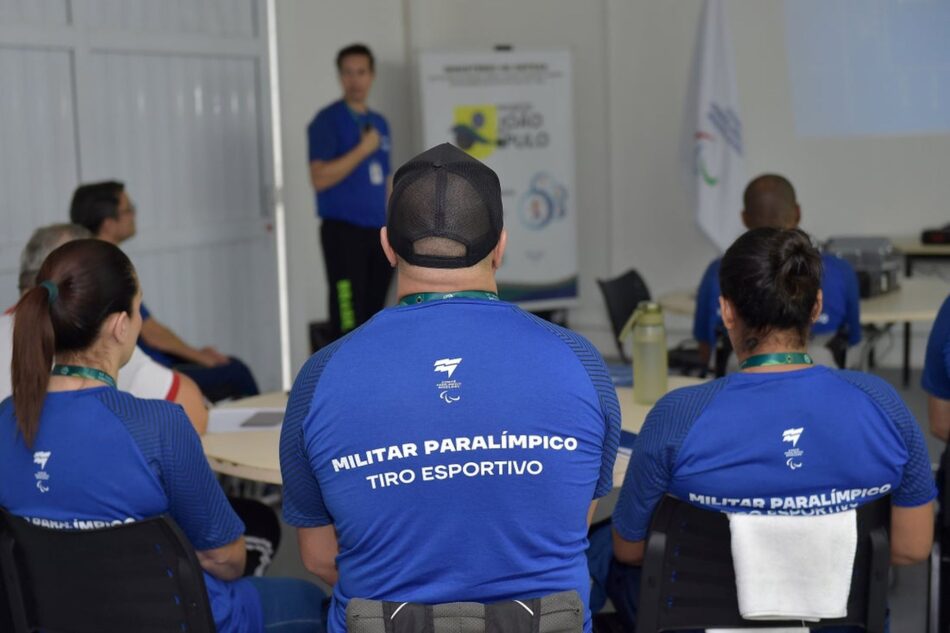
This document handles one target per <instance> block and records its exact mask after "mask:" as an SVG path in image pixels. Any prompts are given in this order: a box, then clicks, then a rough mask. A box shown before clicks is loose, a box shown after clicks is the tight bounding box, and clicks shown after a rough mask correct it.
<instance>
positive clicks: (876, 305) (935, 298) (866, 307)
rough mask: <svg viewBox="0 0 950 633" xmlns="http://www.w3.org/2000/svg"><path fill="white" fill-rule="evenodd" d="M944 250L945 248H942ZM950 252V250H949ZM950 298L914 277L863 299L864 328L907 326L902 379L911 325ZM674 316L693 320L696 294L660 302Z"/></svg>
mask: <svg viewBox="0 0 950 633" xmlns="http://www.w3.org/2000/svg"><path fill="white" fill-rule="evenodd" d="M941 248H942V247H941ZM947 248H950V247H947ZM947 294H950V283H947V282H946V281H943V280H941V279H937V278H934V277H910V278H905V279H903V280H901V282H900V287H899V289H897V290H895V291H893V292H888V293H886V294H883V295H878V296H876V297H871V298H869V299H861V325H864V326H872V325H873V326H885V329H886V328H887V327H890V326H891V325H892V324H894V323H903V324H904V365H903V372H902V379H903V382H904V385H905V386H906V385H907V384H908V383H909V381H910V326H911V323H930V322H932V321H933V320H934V319H936V318H937V311H938V310H940V306H941V304H942V303H943V301H944V299H946V298H947ZM657 301H658V302H659V304H660V305H661V306H662V307H663V309H664V310H666V311H667V312H670V313H671V314H680V315H684V316H692V315H693V314H694V313H695V312H696V293H695V292H688V291H678V292H671V293H669V294H665V295H663V296H661V297H659V298H658V299H657ZM868 338H869V340H868V341H867V342H866V344H873V343H874V342H876V340H877V338H879V336H875V335H873V334H872V335H871V336H869V337H868Z"/></svg>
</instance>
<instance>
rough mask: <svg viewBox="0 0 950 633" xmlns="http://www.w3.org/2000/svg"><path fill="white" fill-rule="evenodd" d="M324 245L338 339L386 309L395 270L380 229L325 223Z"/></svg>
mask: <svg viewBox="0 0 950 633" xmlns="http://www.w3.org/2000/svg"><path fill="white" fill-rule="evenodd" d="M320 244H321V245H322V246H323V261H324V263H325V265H326V271H327V284H328V286H329V291H330V324H331V326H332V329H333V336H334V338H336V337H339V336H341V335H343V334H346V333H347V332H349V331H350V330H352V329H354V328H356V327H358V326H360V325H362V324H363V323H365V322H366V321H368V320H369V318H370V317H371V316H373V315H374V314H376V313H377V312H379V311H380V310H382V309H383V304H384V303H385V302H386V293H387V292H388V291H389V282H390V281H391V280H392V276H393V269H392V267H391V266H390V265H389V261H388V260H387V259H386V255H385V254H384V253H383V248H382V246H380V244H379V229H372V228H364V227H360V226H355V225H353V224H347V223H346V222H340V221H339V220H323V222H322V223H321V224H320Z"/></svg>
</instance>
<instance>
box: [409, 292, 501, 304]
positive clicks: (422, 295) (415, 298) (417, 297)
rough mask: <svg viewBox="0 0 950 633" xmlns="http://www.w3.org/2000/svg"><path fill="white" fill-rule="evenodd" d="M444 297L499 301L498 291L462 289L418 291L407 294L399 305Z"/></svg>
mask: <svg viewBox="0 0 950 633" xmlns="http://www.w3.org/2000/svg"><path fill="white" fill-rule="evenodd" d="M443 299H484V300H486V301H499V299H498V294H497V293H494V292H488V291H487V290H460V291H458V292H417V293H416V294H412V295H406V296H405V297H403V298H402V299H400V300H399V305H401V306H414V305H418V304H420V303H428V302H430V301H441V300H443Z"/></svg>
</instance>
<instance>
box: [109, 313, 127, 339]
mask: <svg viewBox="0 0 950 633" xmlns="http://www.w3.org/2000/svg"><path fill="white" fill-rule="evenodd" d="M106 323H107V326H108V328H109V333H110V334H111V335H112V338H114V339H115V340H116V342H118V343H120V344H122V343H125V342H126V339H128V337H129V331H130V330H131V328H132V321H131V319H130V318H129V313H128V312H121V311H120V312H113V313H112V314H110V315H109V319H108V321H106Z"/></svg>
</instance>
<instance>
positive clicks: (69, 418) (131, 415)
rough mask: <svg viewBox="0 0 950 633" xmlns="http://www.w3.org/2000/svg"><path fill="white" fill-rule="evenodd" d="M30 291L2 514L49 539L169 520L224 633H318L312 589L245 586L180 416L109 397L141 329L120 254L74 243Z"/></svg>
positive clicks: (52, 258) (235, 541)
mask: <svg viewBox="0 0 950 633" xmlns="http://www.w3.org/2000/svg"><path fill="white" fill-rule="evenodd" d="M36 281H37V285H36V287H35V288H33V289H31V290H29V291H28V292H26V293H25V294H24V295H23V296H22V297H21V299H20V302H19V303H18V304H17V306H16V320H15V322H14V330H13V362H12V367H11V374H12V382H13V396H12V397H11V398H8V399H7V400H5V401H3V402H2V403H0V437H3V438H6V439H4V440H3V441H2V442H0V506H2V507H4V508H6V509H7V510H8V511H10V512H11V513H13V514H15V515H18V516H22V517H25V518H27V519H28V520H30V521H32V522H34V523H36V524H39V525H43V526H47V527H51V528H56V529H90V528H96V527H102V526H107V525H116V524H121V523H126V522H131V521H136V520H140V519H144V518H147V517H151V516H155V515H158V514H162V513H168V514H170V515H171V516H172V517H173V518H174V519H175V521H176V522H177V523H178V524H179V526H181V528H182V530H183V531H184V533H185V534H186V535H187V536H188V538H189V540H190V541H191V543H192V545H193V546H194V547H195V550H196V551H197V554H198V560H199V561H200V563H201V566H202V567H203V569H204V571H205V583H206V585H207V588H208V594H209V598H210V602H211V607H212V611H213V615H214V619H215V623H216V624H217V628H218V631H219V632H221V633H231V632H244V631H247V632H258V631H263V630H264V628H265V626H268V625H273V624H278V623H279V624H288V626H286V627H282V628H281V631H287V632H296V631H300V632H303V631H322V630H323V616H322V612H321V602H322V600H323V597H324V596H323V593H322V592H321V591H320V590H319V589H317V588H316V587H315V586H314V585H312V584H310V583H307V582H304V581H300V580H291V579H278V578H240V576H241V573H242V572H243V570H244V563H245V555H246V552H245V545H244V537H243V532H244V525H243V524H242V523H241V521H240V519H239V518H238V517H237V515H236V514H235V513H234V511H233V510H232V509H231V506H230V505H229V504H228V501H227V499H226V498H225V496H224V493H223V491H222V490H221V488H220V487H219V486H218V484H217V481H216V480H215V478H214V475H213V474H212V472H211V470H210V468H209V467H208V463H207V460H206V459H205V457H204V454H203V452H202V449H201V443H200V441H199V439H198V435H197V433H196V432H195V430H194V428H193V427H192V426H191V424H190V423H189V421H188V418H187V417H186V416H185V413H184V411H183V410H182V408H181V407H180V406H177V405H175V404H172V403H170V402H167V401H163V400H140V399H138V398H135V397H133V396H131V395H130V394H128V393H125V392H120V391H118V390H117V389H116V388H115V384H116V383H115V379H116V376H117V375H118V371H119V368H120V367H122V365H123V364H125V363H126V361H128V359H129V357H130V356H131V354H132V351H133V349H134V347H135V343H136V339H137V338H138V335H139V331H140V330H141V327H142V320H141V316H140V315H139V306H140V304H141V301H142V294H141V291H140V289H139V284H138V279H137V277H136V274H135V270H134V268H133V267H132V263H131V262H130V261H129V259H128V257H126V256H125V254H123V253H122V251H121V250H119V248H117V247H116V246H114V245H112V244H109V243H108V242H104V241H102V240H95V239H84V240H76V241H73V242H69V243H67V244H64V245H63V246H60V247H59V248H57V249H56V250H54V251H53V252H52V253H50V255H49V257H48V258H47V259H46V261H45V262H44V263H43V266H42V267H41V269H40V272H39V274H38V276H37V280H36ZM50 368H52V371H51V369H50Z"/></svg>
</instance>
